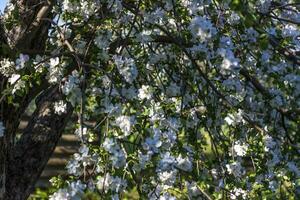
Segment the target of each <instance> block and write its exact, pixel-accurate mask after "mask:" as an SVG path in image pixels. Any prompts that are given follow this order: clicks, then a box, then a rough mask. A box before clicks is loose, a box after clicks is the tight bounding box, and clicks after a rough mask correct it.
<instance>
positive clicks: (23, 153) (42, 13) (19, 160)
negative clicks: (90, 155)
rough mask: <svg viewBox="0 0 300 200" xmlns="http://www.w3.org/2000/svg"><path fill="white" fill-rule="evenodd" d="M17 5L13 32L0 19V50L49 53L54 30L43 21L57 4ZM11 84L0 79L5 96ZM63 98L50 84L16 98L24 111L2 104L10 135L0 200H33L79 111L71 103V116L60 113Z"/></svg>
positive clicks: (0, 116)
mask: <svg viewBox="0 0 300 200" xmlns="http://www.w3.org/2000/svg"><path fill="white" fill-rule="evenodd" d="M12 2H13V3H14V4H15V5H16V6H17V7H18V13H19V15H18V17H19V18H18V19H17V20H18V21H19V23H18V24H16V25H15V26H13V27H12V28H11V29H9V30H8V29H7V28H6V27H5V25H4V24H5V22H4V21H3V19H0V33H1V34H0V46H1V47H2V46H3V45H5V46H8V47H9V48H10V51H11V52H24V51H35V52H43V51H44V49H45V44H46V40H47V36H48V31H49V28H50V25H51V24H50V22H49V21H47V20H43V18H48V19H52V18H53V14H52V13H51V10H52V6H53V5H54V4H55V3H56V0H48V1H44V0H13V1H12ZM0 50H3V49H0ZM0 52H2V51H0ZM1 56H3V55H0V58H1ZM16 56H17V55H16ZM6 84H7V78H5V77H4V76H1V75H0V86H1V88H0V89H1V96H2V94H3V93H2V92H3V89H5V88H6ZM47 88H48V89H47ZM43 90H45V91H44V92H42V93H41V94H40V96H39V98H38V102H37V109H36V111H35V112H34V113H33V115H32V117H31V119H30V122H29V124H28V126H27V128H26V129H25V131H24V132H23V133H22V135H21V138H20V139H19V140H18V141H17V142H16V143H15V142H14V141H15V134H16V130H17V127H18V125H19V121H20V117H21V115H22V114H23V112H24V111H25V109H26V108H27V106H28V105H29V103H30V101H31V100H32V99H34V98H35V97H36V96H37V95H38V94H39V93H40V92H41V91H43ZM62 98H63V95H62V94H61V93H60V92H59V90H58V86H51V87H49V84H48V83H47V81H46V80H44V82H43V84H42V85H40V86H37V87H31V88H30V90H29V92H27V94H26V95H25V96H24V97H18V98H15V99H14V101H18V102H17V103H19V107H14V106H12V105H11V104H9V103H8V102H7V101H5V99H3V100H1V110H0V111H1V112H0V121H2V122H3V123H4V126H5V135H4V137H0V200H3V199H5V200H12V199H17V200H23V199H27V198H28V196H29V195H30V193H31V192H32V191H33V189H34V185H35V182H36V181H37V179H38V178H39V176H40V174H41V172H42V170H43V168H44V166H45V165H46V163H47V161H48V159H49V157H50V156H51V154H52V152H53V150H54V148H55V146H56V143H57V141H58V140H59V138H60V136H61V133H62V131H63V129H64V127H65V125H66V123H67V120H68V118H69V116H70V115H71V114H72V111H73V108H72V107H71V106H70V105H69V104H68V106H67V112H66V113H63V114H61V115H58V114H56V113H55V112H54V110H53V103H54V102H56V101H58V100H61V99H62Z"/></svg>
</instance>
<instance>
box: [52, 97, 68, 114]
mask: <svg viewBox="0 0 300 200" xmlns="http://www.w3.org/2000/svg"><path fill="white" fill-rule="evenodd" d="M66 111H67V104H66V103H65V102H64V101H63V100H60V101H58V102H55V103H54V112H55V113H56V114H58V115H61V114H63V113H66Z"/></svg>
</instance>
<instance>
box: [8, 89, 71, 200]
mask: <svg viewBox="0 0 300 200" xmlns="http://www.w3.org/2000/svg"><path fill="white" fill-rule="evenodd" d="M62 99H63V95H62V94H61V93H59V91H58V87H51V88H49V89H47V90H46V91H45V92H43V93H42V94H40V97H39V100H38V102H37V109H36V111H35V112H34V113H33V117H32V118H31V120H30V122H29V124H28V126H27V128H26V129H25V131H24V133H23V134H22V137H21V139H20V140H19V141H18V142H17V143H16V145H15V148H14V149H13V151H12V152H11V153H10V158H9V166H8V167H7V176H8V177H9V179H7V183H6V188H7V192H6V196H5V199H7V200H13V199H16V200H21V199H27V198H28V196H29V195H30V193H31V192H32V191H33V189H34V184H35V182H36V180H37V179H38V178H39V176H40V174H41V173H42V171H43V169H44V167H45V165H46V163H47V161H48V159H49V158H50V156H51V154H52V152H53V150H54V148H55V146H56V144H57V142H58V140H59V138H60V136H61V133H62V131H63V129H64V127H65V124H66V123H67V121H68V119H69V117H70V115H71V113H72V107H71V105H69V104H68V106H67V111H66V113H62V114H57V113H55V110H54V109H53V107H54V106H53V105H54V102H57V101H59V100H62Z"/></svg>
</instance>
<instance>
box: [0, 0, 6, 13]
mask: <svg viewBox="0 0 300 200" xmlns="http://www.w3.org/2000/svg"><path fill="white" fill-rule="evenodd" d="M6 2H7V0H0V10H1V12H3V10H4V7H5V5H6Z"/></svg>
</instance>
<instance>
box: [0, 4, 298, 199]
mask: <svg viewBox="0 0 300 200" xmlns="http://www.w3.org/2000/svg"><path fill="white" fill-rule="evenodd" d="M55 12H57V13H56V14H58V15H59V16H60V17H62V18H61V22H60V23H61V24H58V25H52V26H53V27H52V28H53V31H52V32H51V34H53V35H52V36H53V37H52V38H51V40H50V41H49V48H53V49H52V50H53V52H55V54H53V55H51V56H50V57H49V58H48V59H46V58H43V59H45V60H46V61H45V62H44V63H46V64H45V66H42V68H45V70H40V71H38V72H37V74H39V75H45V76H46V79H47V80H48V82H49V83H50V84H51V85H58V86H59V89H60V91H61V92H62V93H63V94H64V95H65V97H66V101H68V102H71V104H72V106H74V108H75V112H76V114H77V116H79V117H78V122H74V126H75V127H77V129H76V130H75V134H76V135H77V136H78V138H79V139H80V141H81V142H82V146H81V148H80V149H79V152H78V153H76V154H74V156H73V157H72V158H71V160H70V161H69V163H68V165H67V167H66V168H67V170H68V174H69V177H68V178H65V179H63V180H62V181H63V182H64V183H65V184H64V186H61V187H60V189H58V190H57V191H56V192H55V193H54V194H51V196H50V199H53V200H54V199H76V198H77V199H78V198H83V196H84V194H85V193H89V192H93V193H95V194H98V195H99V196H101V197H103V198H108V199H122V198H123V197H124V195H126V194H131V192H133V193H137V195H138V197H139V198H141V199H260V198H266V199H269V198H270V199H271V198H275V199H285V198H288V197H291V198H292V199H297V196H299V195H300V182H299V178H300V169H299V165H300V160H299V153H300V143H299V141H300V138H299V107H300V67H299V63H300V58H299V51H300V42H299V37H300V31H299V4H297V3H296V1H292V0H289V1H278V3H276V2H274V1H271V0H259V1H247V2H245V1H239V0H238V1H232V2H229V1H221V0H215V1H211V0H180V1H171V0H167V1H163V2H161V1H139V2H134V1H128V2H127V1H121V0H115V1H113V0H105V1H92V0H89V1H82V0H76V1H71V0H63V1H59V2H58V5H57V9H56V11H55ZM297 12H298V13H297ZM67 29H68V30H67ZM61 33H63V34H65V35H66V36H65V37H62V36H61ZM66 43H67V44H68V43H69V45H67V46H66V47H65V46H64V45H65V44H66ZM70 46H71V47H70ZM64 47H65V48H64ZM54 50H55V51H54ZM65 51H67V53H66V52H65ZM69 51H70V52H69ZM68 53H69V54H71V56H68ZM61 55H63V56H61ZM37 60H39V61H37ZM41 60H42V59H37V58H36V59H32V58H30V59H29V58H28V57H26V56H25V55H20V57H19V58H17V60H16V62H12V61H10V60H8V59H4V60H2V61H1V62H0V65H1V68H0V72H1V73H3V74H4V75H5V74H6V75H5V76H7V77H9V78H10V82H11V84H14V83H15V82H16V81H17V79H19V78H20V77H22V76H23V75H24V74H22V73H21V72H22V70H23V69H24V68H26V67H27V66H28V67H29V65H30V64H31V63H37V62H40V61H41ZM23 81H28V80H25V79H24V80H23ZM18 82H19V81H18ZM14 87H16V86H14ZM55 112H56V113H57V114H61V113H63V112H66V102H64V101H59V102H56V103H55ZM0 127H1V126H0ZM0 133H1V128H0ZM0 136H1V134H0ZM54 185H55V184H54Z"/></svg>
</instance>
